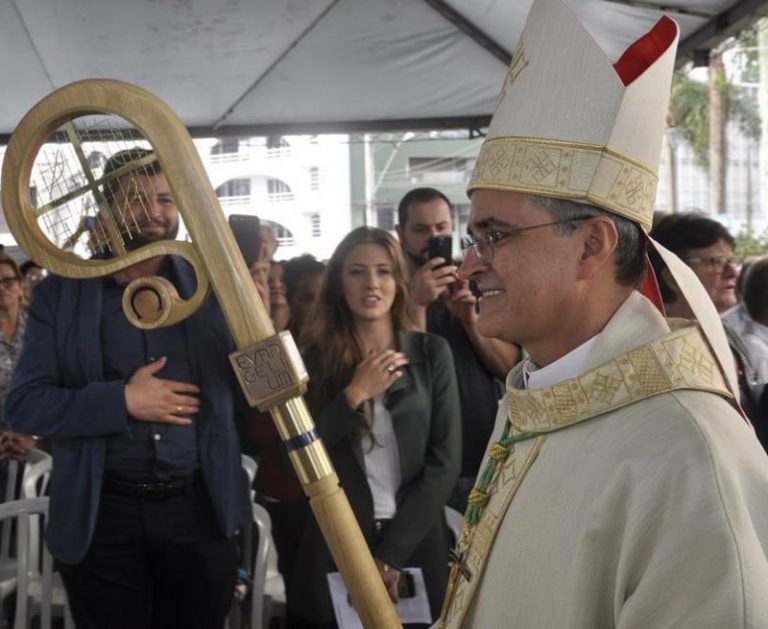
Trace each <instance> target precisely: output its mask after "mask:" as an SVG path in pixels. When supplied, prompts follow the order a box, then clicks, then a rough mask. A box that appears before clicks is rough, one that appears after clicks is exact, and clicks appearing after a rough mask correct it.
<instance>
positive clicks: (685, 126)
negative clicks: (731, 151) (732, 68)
mask: <svg viewBox="0 0 768 629" xmlns="http://www.w3.org/2000/svg"><path fill="white" fill-rule="evenodd" d="M667 121H668V125H669V127H670V128H672V129H674V130H675V133H676V135H677V136H678V137H680V138H681V139H682V140H683V141H684V142H685V143H686V144H687V145H688V146H690V147H691V149H692V151H693V155H694V159H695V161H696V163H697V164H698V165H699V166H700V167H701V168H702V169H703V170H704V171H706V172H707V173H708V174H709V177H710V184H711V188H710V192H711V195H710V206H711V208H712V209H713V210H715V211H717V212H724V211H725V210H726V208H725V202H724V199H725V177H726V161H727V143H726V136H725V129H726V126H727V123H728V122H733V123H736V124H737V125H738V127H739V129H740V130H741V132H742V133H743V134H744V135H746V136H747V137H748V138H750V139H752V140H756V141H757V140H759V139H760V135H761V121H760V114H759V111H758V108H757V103H756V102H755V101H754V99H752V98H750V97H749V96H748V95H747V94H746V92H745V90H744V89H742V88H741V87H739V86H737V85H734V84H733V83H732V82H730V81H729V80H728V77H727V75H726V73H725V69H724V67H723V62H722V52H718V53H712V55H711V56H710V72H709V81H708V82H707V83H703V82H702V81H697V80H695V79H694V78H692V77H691V76H690V73H689V72H686V71H680V72H677V73H675V76H674V79H673V82H672V95H671V99H670V109H669V114H668V116H667ZM670 145H671V146H670V150H671V151H672V152H674V142H671V143H670ZM670 159H674V154H672V155H671V156H670ZM670 185H672V186H674V185H675V182H674V181H673V182H671V184H670Z"/></svg>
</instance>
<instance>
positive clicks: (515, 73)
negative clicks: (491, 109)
mask: <svg viewBox="0 0 768 629" xmlns="http://www.w3.org/2000/svg"><path fill="white" fill-rule="evenodd" d="M528 63H530V62H529V60H528V57H527V56H526V54H525V35H522V36H521V37H520V41H519V42H517V48H515V52H514V54H513V55H512V61H511V62H510V64H509V71H508V72H507V76H506V77H505V78H504V83H503V84H502V86H501V92H500V93H499V97H498V98H497V99H496V109H498V108H499V104H500V103H501V101H502V100H504V96H506V94H507V90H509V88H510V87H512V85H513V84H514V82H515V81H517V77H519V76H520V73H521V72H522V71H523V70H525V69H526V68H527V67H528Z"/></svg>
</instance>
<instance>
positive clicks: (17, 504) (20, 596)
mask: <svg viewBox="0 0 768 629" xmlns="http://www.w3.org/2000/svg"><path fill="white" fill-rule="evenodd" d="M47 513H48V498H27V499H21V500H14V501H12V502H8V503H5V504H2V505H0V521H3V522H4V521H15V522H16V524H17V529H16V530H17V534H16V582H17V588H16V617H15V620H14V625H13V626H14V629H27V628H28V627H29V626H30V624H29V623H30V620H31V619H32V613H31V612H32V606H31V605H30V604H29V603H30V600H29V599H30V587H31V586H32V584H33V577H32V574H33V573H35V574H39V575H40V580H39V594H40V599H39V600H40V603H39V605H38V606H37V610H36V612H34V615H39V616H40V629H51V618H52V611H53V610H52V607H53V604H54V602H53V598H54V597H53V593H52V586H53V579H52V573H53V558H52V557H51V554H50V553H49V552H48V549H47V548H45V547H43V551H42V552H43V557H42V572H38V568H37V567H36V566H32V565H31V553H30V550H31V549H32V548H33V547H34V542H33V541H32V540H31V539H30V536H31V528H30V524H31V523H32V522H36V523H37V525H38V528H42V527H41V525H40V520H41V519H42V518H44V517H45V516H46V515H47ZM65 627H66V629H73V628H74V623H72V621H71V619H68V620H67V622H66V623H65Z"/></svg>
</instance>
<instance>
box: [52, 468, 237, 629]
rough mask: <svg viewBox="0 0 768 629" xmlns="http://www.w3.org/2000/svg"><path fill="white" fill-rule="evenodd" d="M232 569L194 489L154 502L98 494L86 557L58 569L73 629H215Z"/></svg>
mask: <svg viewBox="0 0 768 629" xmlns="http://www.w3.org/2000/svg"><path fill="white" fill-rule="evenodd" d="M237 564H238V560H237V547H236V543H235V540H234V539H227V538H224V537H223V536H222V533H221V530H220V527H219V525H218V522H217V520H216V517H215V515H214V513H213V510H212V507H211V503H210V499H209V498H208V495H207V493H206V490H205V487H204V485H203V483H202V482H198V483H196V484H194V485H192V486H190V487H189V488H187V489H186V490H185V491H184V492H183V493H181V494H180V495H175V496H171V497H167V498H162V499H157V500H145V499H142V498H138V497H133V496H125V495H121V494H118V493H113V492H109V491H104V492H103V493H102V496H101V504H100V509H99V515H98V518H97V522H96V529H95V531H94V535H93V539H92V541H91V545H90V547H89V548H88V552H87V553H86V555H85V557H84V558H83V560H82V561H81V562H80V563H78V564H74V565H68V564H59V565H58V568H59V570H60V572H61V576H62V580H63V582H64V587H65V588H66V591H67V596H68V598H69V602H70V607H71V610H72V616H73V619H74V621H75V625H76V626H77V628H78V629H174V628H177V627H178V628H179V629H181V628H182V627H183V628H184V629H221V627H222V626H223V624H224V619H225V617H226V615H227V612H228V610H229V607H230V605H231V602H232V597H233V593H234V587H235V578H236V575H237Z"/></svg>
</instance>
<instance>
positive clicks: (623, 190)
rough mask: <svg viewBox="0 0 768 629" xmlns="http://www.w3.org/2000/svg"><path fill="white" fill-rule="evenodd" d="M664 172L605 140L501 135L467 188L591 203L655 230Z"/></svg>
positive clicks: (486, 149) (489, 144) (488, 145)
mask: <svg viewBox="0 0 768 629" xmlns="http://www.w3.org/2000/svg"><path fill="white" fill-rule="evenodd" d="M657 183H658V177H657V176H656V174H655V172H654V171H653V169H652V168H650V167H649V166H646V165H645V164H642V163H640V162H638V161H636V160H633V159H632V158H630V157H627V156H626V155H622V154H620V153H617V152H615V151H612V150H611V149H609V148H607V147H605V146H603V145H599V144H587V143H582V142H564V141H559V140H551V139H546V138H520V137H498V138H490V139H487V140H486V141H485V142H484V143H483V146H482V147H481V149H480V154H479V155H478V158H477V162H476V163H475V168H474V170H473V172H472V177H471V178H470V182H469V185H468V186H467V191H468V192H472V191H473V190H475V189H477V188H489V189H494V190H511V191H513V192H523V193H529V194H536V195H541V196H550V197H559V198H566V199H571V200H574V201H581V202H583V203H590V204H593V205H596V206H598V207H601V208H603V209H606V210H608V211H609V212H614V213H615V214H619V215H620V216H624V217H626V218H629V219H630V220H633V221H636V222H638V223H640V225H641V226H642V227H644V228H645V229H646V230H648V229H650V226H651V221H652V218H653V209H654V203H655V199H656V185H657Z"/></svg>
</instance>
